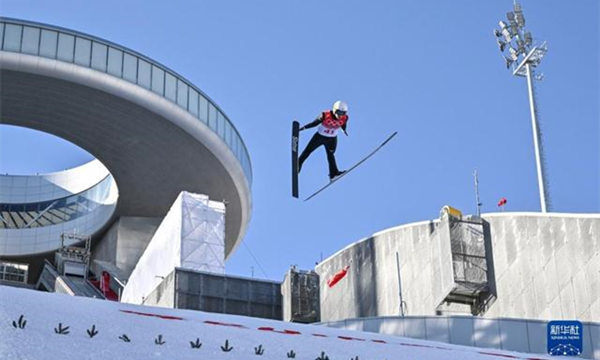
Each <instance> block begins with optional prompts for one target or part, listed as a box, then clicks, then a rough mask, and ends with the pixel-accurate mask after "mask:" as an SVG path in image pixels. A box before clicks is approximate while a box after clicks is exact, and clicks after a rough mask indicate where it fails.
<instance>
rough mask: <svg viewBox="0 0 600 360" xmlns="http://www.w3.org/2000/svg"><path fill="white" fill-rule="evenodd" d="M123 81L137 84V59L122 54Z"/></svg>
mask: <svg viewBox="0 0 600 360" xmlns="http://www.w3.org/2000/svg"><path fill="white" fill-rule="evenodd" d="M123 79H125V80H128V81H131V82H132V83H136V82H137V58H136V57H135V56H133V55H130V54H128V53H123Z"/></svg>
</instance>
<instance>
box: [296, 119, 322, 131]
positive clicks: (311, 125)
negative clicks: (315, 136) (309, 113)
mask: <svg viewBox="0 0 600 360" xmlns="http://www.w3.org/2000/svg"><path fill="white" fill-rule="evenodd" d="M322 122H323V115H319V117H317V118H316V119H315V120H314V121H312V122H309V123H308V124H306V125H304V126H303V127H301V128H300V129H299V130H300V131H302V130H306V129H310V128H314V127H315V126H317V125H319V124H320V123H322Z"/></svg>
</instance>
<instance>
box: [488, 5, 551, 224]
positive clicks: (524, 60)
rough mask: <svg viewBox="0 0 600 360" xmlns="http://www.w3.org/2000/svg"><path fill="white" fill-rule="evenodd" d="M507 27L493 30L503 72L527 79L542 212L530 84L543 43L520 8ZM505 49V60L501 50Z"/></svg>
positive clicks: (544, 200) (538, 137)
mask: <svg viewBox="0 0 600 360" xmlns="http://www.w3.org/2000/svg"><path fill="white" fill-rule="evenodd" d="M506 18H507V20H508V23H507V22H505V21H499V22H498V25H499V26H500V29H494V35H496V43H497V44H498V47H499V48H500V52H502V53H503V56H502V57H503V58H504V61H505V62H506V68H507V69H510V68H511V67H512V73H513V75H514V76H521V77H526V78H527V88H528V89H529V110H530V111H531V126H532V128H533V146H534V148H535V162H536V165H537V177H538V188H539V192H540V205H541V209H542V212H543V213H545V212H546V210H547V208H548V202H549V194H548V191H547V186H546V185H547V183H546V171H545V168H544V153H543V146H542V134H541V132H540V128H539V126H538V121H537V110H536V106H535V96H534V87H533V80H542V79H543V74H541V73H540V74H534V70H535V68H537V66H538V65H539V64H540V62H541V61H542V58H543V57H544V55H546V53H547V52H548V48H547V47H546V42H545V41H544V42H543V43H541V44H538V45H535V46H534V43H533V36H532V35H531V32H529V31H526V30H525V17H524V16H523V10H522V9H521V5H520V4H519V3H517V2H516V1H515V2H514V5H513V11H509V12H508V13H506ZM506 49H508V56H507V55H504V50H506Z"/></svg>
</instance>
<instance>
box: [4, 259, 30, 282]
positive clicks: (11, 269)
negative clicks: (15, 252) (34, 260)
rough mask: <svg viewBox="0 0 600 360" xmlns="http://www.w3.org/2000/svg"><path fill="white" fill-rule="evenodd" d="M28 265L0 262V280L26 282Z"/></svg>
mask: <svg viewBox="0 0 600 360" xmlns="http://www.w3.org/2000/svg"><path fill="white" fill-rule="evenodd" d="M28 271H29V265H27V264H17V263H10V262H5V261H2V262H0V280H7V281H16V282H22V283H26V282H27V273H28Z"/></svg>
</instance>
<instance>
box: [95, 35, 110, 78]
mask: <svg viewBox="0 0 600 360" xmlns="http://www.w3.org/2000/svg"><path fill="white" fill-rule="evenodd" d="M107 56H108V46H106V45H103V44H99V43H97V42H94V43H92V67H93V68H94V69H96V70H100V71H106V59H107Z"/></svg>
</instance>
